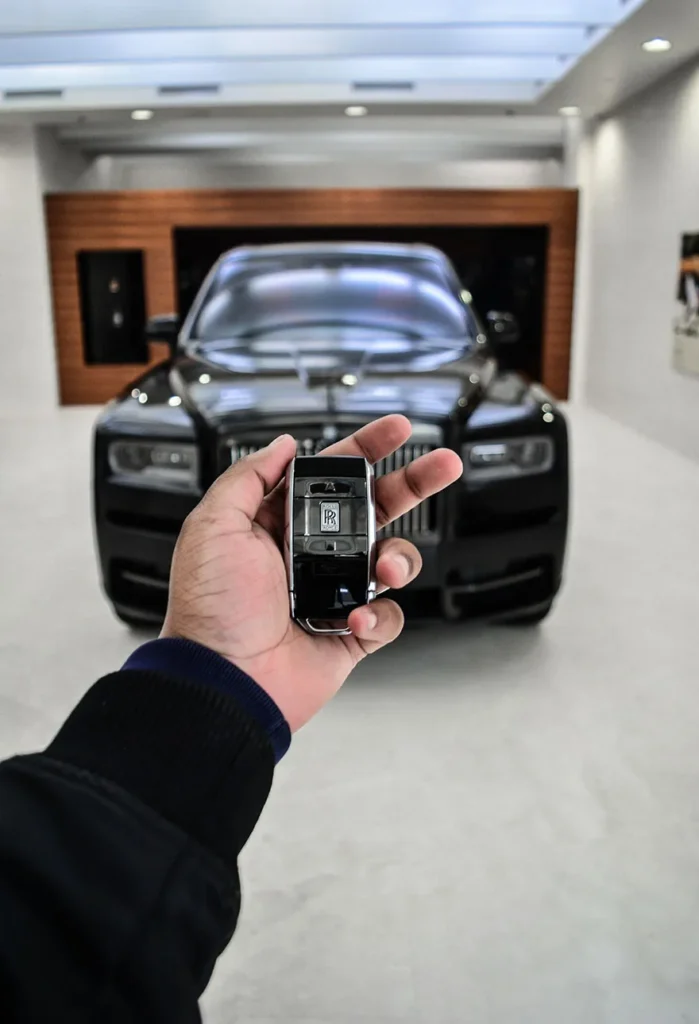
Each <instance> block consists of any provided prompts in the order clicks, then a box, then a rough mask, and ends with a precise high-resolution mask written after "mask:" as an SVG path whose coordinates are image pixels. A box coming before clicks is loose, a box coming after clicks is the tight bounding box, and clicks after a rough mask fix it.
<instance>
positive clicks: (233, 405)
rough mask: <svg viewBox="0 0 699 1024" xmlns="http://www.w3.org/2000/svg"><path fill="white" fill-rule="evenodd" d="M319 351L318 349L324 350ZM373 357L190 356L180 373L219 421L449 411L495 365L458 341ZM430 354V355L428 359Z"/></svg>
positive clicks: (430, 415)
mask: <svg viewBox="0 0 699 1024" xmlns="http://www.w3.org/2000/svg"><path fill="white" fill-rule="evenodd" d="M316 355H317V353H316ZM378 356H379V358H377V359H374V358H373V357H372V358H367V357H366V354H365V353H362V352H359V353H357V352H354V353H352V352H343V353H342V354H341V358H340V357H339V356H338V353H335V357H334V360H333V363H332V365H329V364H327V363H326V364H325V365H323V363H322V361H321V360H319V359H317V358H316V359H310V358H308V359H307V360H306V362H305V363H303V364H302V363H301V362H300V361H299V360H298V359H296V360H295V361H294V363H292V364H291V365H289V359H288V358H287V360H286V363H285V365H284V367H283V369H282V368H280V367H279V360H278V359H276V360H275V365H274V366H273V367H272V366H269V365H268V366H265V367H264V368H261V367H260V365H259V360H256V363H257V369H256V372H254V373H253V372H250V371H249V370H248V372H245V370H242V364H241V371H242V372H237V373H236V372H230V371H229V372H225V371H222V370H221V369H220V368H217V367H216V366H215V365H214V364H213V363H212V362H211V361H209V360H207V362H205V363H204V362H202V361H200V360H194V359H182V360H180V361H179V362H178V366H177V377H178V380H179V381H180V383H181V387H182V388H183V392H184V391H186V393H187V398H188V400H189V402H190V403H191V404H192V405H194V406H196V407H197V409H198V411H199V412H200V414H201V415H202V416H203V417H204V419H205V420H207V421H208V422H209V423H211V424H212V425H215V424H218V423H220V422H222V421H226V420H236V419H240V418H243V417H245V416H252V417H253V418H255V419H257V418H264V417H267V416H283V415H288V416H290V417H295V418H302V417H304V416H306V417H308V416H311V417H313V418H314V419H317V418H319V419H322V418H324V416H326V415H328V414H333V413H336V414H338V415H346V416H356V417H366V418H371V417H374V416H380V415H383V414H385V413H391V412H400V413H404V414H405V415H406V416H413V417H416V418H419V419H441V418H444V417H446V416H449V415H450V414H451V413H452V412H453V410H454V408H455V406H456V404H457V402H458V400H459V397H460V396H462V395H464V394H467V393H468V392H469V391H470V390H472V389H473V387H474V386H475V385H476V384H477V383H478V380H479V372H480V371H482V370H483V369H484V368H485V367H487V366H489V365H490V361H489V360H485V359H481V358H479V357H471V358H470V359H466V358H464V353H463V352H459V351H458V349H455V347H454V346H453V345H451V346H450V347H449V348H448V349H445V346H444V345H443V344H441V345H437V346H435V345H428V346H425V347H424V348H422V347H420V348H415V349H413V351H412V357H411V359H410V360H408V359H407V358H406V356H405V353H402V354H401V358H400V359H399V360H398V361H396V360H392V362H391V366H392V368H391V369H390V370H389V368H388V365H389V364H388V363H387V361H386V360H385V359H381V358H380V356H381V354H380V353H379V354H378ZM428 360H429V361H428Z"/></svg>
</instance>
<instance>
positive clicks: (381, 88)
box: [352, 82, 415, 92]
mask: <svg viewBox="0 0 699 1024" xmlns="http://www.w3.org/2000/svg"><path fill="white" fill-rule="evenodd" d="M352 88H353V89H354V91H355V92H411V90H413V89H414V88H415V82H352Z"/></svg>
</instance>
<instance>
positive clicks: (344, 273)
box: [189, 253, 476, 353]
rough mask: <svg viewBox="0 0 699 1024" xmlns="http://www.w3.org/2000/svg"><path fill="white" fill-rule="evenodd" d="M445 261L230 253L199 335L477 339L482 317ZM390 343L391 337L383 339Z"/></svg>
mask: <svg viewBox="0 0 699 1024" xmlns="http://www.w3.org/2000/svg"><path fill="white" fill-rule="evenodd" d="M457 289H458V285H457V282H456V281H455V280H454V281H453V282H451V281H449V280H448V279H447V277H446V275H445V271H444V268H443V267H442V266H441V265H440V263H439V262H438V261H437V260H431V259H428V258H424V257H418V256H415V257H412V256H405V257H402V256H398V255H391V256H382V255H380V254H371V255H369V254H367V255H363V254H357V253H319V254H314V253H303V254H290V253H284V254H281V255H278V256H276V255H271V254H270V255H268V256H264V257H259V258H255V257H252V258H245V259H240V260H239V261H236V260H231V261H230V262H227V263H226V262H224V263H223V264H222V265H221V267H220V268H219V270H218V272H217V273H216V276H215V278H214V280H213V282H212V283H211V285H210V287H209V291H208V293H207V295H206V297H205V299H204V302H203V304H202V306H201V308H200V310H199V312H198V314H197V316H196V319H195V321H194V324H193V327H192V330H191V333H190V336H189V340H190V341H192V342H196V343H198V345H197V347H201V348H204V349H206V350H207V352H208V351H209V350H210V349H217V350H221V349H223V348H229V349H233V350H235V349H238V350H240V349H242V348H245V349H246V350H247V351H248V353H250V351H251V350H253V351H255V350H257V351H260V352H262V351H264V350H265V349H266V348H272V347H276V344H278V343H283V344H285V345H286V346H288V347H293V348H294V349H295V350H296V351H297V352H298V350H299V349H304V348H307V347H309V346H310V347H311V348H314V349H316V350H317V349H318V346H319V345H322V347H323V348H326V349H327V348H340V349H354V350H357V349H359V350H362V351H365V352H366V351H368V352H371V351H373V350H376V349H378V350H381V349H383V350H385V349H386V346H387V345H388V347H389V348H390V347H392V345H391V343H394V344H395V343H400V342H403V345H400V346H399V347H400V348H404V343H405V342H416V343H419V342H421V341H430V340H431V341H436V340H439V341H441V342H444V341H445V340H453V341H454V342H455V343H458V344H459V345H460V346H463V345H464V343H465V342H468V341H469V340H471V339H472V338H473V336H474V334H475V330H476V329H475V325H474V324H473V319H472V316H471V313H470V310H469V308H468V306H466V305H465V304H464V303H463V302H462V300H461V298H460V295H459V292H458V290H457ZM382 343H383V344H382Z"/></svg>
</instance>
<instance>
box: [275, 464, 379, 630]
mask: <svg viewBox="0 0 699 1024" xmlns="http://www.w3.org/2000/svg"><path fill="white" fill-rule="evenodd" d="M285 547H286V552H285V553H286V563H287V573H288V577H289V601H290V606H291V617H292V618H293V619H295V620H296V621H297V622H298V623H299V625H300V626H302V627H303V628H304V629H305V630H306V631H307V632H309V633H335V634H347V633H349V632H350V631H349V630H348V628H347V616H348V615H349V613H350V612H351V611H352V610H353V609H354V608H359V607H361V606H362V605H365V604H368V602H369V601H372V600H373V599H374V597H375V596H376V581H375V578H374V569H375V559H376V510H375V506H374V471H373V468H372V467H371V465H370V464H369V463H368V462H367V460H366V459H363V458H361V457H358V456H352V455H314V456H303V455H301V456H298V457H297V458H295V459H294V460H293V462H291V463H290V465H289V468H288V470H287V512H286V530H285Z"/></svg>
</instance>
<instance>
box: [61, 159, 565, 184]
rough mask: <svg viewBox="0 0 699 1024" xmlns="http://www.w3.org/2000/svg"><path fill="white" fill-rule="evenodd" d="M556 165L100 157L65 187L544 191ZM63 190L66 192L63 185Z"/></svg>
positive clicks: (556, 174) (556, 180)
mask: <svg viewBox="0 0 699 1024" xmlns="http://www.w3.org/2000/svg"><path fill="white" fill-rule="evenodd" d="M562 173H563V172H562V166H561V162H560V161H558V160H553V159H551V160H521V159H519V160H518V159H512V160H506V159H501V160H466V161H461V162H448V163H447V162H443V163H427V162H424V163H421V162H415V163H406V162H399V161H395V162H392V161H386V160H384V161H372V160H362V161H361V162H359V161H358V162H356V163H334V162H328V163H291V162H288V161H285V162H281V163H277V164H274V163H259V164H247V165H246V164H236V163H231V162H230V161H226V160H225V158H223V159H220V160H217V159H216V157H215V156H211V155H206V156H196V155H192V156H189V157H180V156H174V157H173V156H160V155H158V156H102V157H98V158H97V159H96V160H94V161H93V162H92V164H91V165H90V167H89V169H88V170H87V171H85V172H84V173H79V174H77V175H76V176H75V179H74V181H73V183H72V184H69V185H68V187H70V188H73V189H77V190H82V189H88V190H90V189H92V190H95V189H97V190H99V189H129V188H132V189H150V188H156V189H157V188H543V187H556V186H559V185H561V184H562ZM63 187H64V188H66V187H67V185H66V183H65V182H64V186H63Z"/></svg>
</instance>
